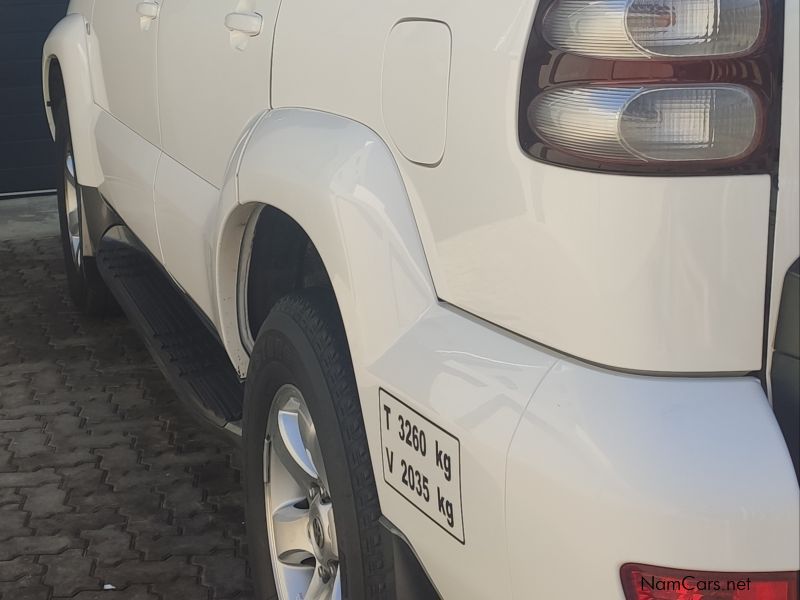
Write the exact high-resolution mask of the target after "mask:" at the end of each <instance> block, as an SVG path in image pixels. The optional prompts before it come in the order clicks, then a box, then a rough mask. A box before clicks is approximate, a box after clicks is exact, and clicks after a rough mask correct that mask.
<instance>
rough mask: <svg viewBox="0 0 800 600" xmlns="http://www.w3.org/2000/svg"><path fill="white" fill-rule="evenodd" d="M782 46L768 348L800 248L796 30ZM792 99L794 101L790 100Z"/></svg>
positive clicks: (789, 10)
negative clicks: (787, 277)
mask: <svg viewBox="0 0 800 600" xmlns="http://www.w3.org/2000/svg"><path fill="white" fill-rule="evenodd" d="M798 4H799V3H798V2H787V3H786V8H785V10H786V15H785V18H784V19H785V21H786V23H795V24H796V23H797V22H798V20H799V19H800V15H798ZM784 33H785V35H784V42H783V43H784V46H783V57H784V58H783V61H784V62H783V73H784V75H783V97H784V102H783V104H782V110H781V164H780V166H779V171H778V198H777V205H776V207H775V211H776V212H775V240H774V246H773V251H772V281H771V282H770V290H771V294H770V297H771V302H770V305H769V332H768V335H769V337H768V340H767V348H769V349H770V350H772V349H774V347H775V332H776V330H777V326H778V309H779V308H780V298H781V291H782V290H783V280H784V277H785V275H786V271H788V269H789V267H790V266H791V265H792V264H793V263H794V261H796V260H797V258H798V256H797V253H798V249H800V167H798V165H800V111H798V107H797V98H799V97H800V89H798V85H800V77H799V76H798V71H800V47H799V46H800V44H799V43H798V37H800V36H798V32H797V29H794V28H792V27H786V31H785V32H784ZM792 99H793V100H792ZM770 372H772V352H769V353H767V373H770Z"/></svg>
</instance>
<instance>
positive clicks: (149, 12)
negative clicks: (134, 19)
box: [136, 2, 161, 20]
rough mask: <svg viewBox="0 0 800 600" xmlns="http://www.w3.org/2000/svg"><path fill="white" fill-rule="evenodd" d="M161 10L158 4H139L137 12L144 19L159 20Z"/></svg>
mask: <svg viewBox="0 0 800 600" xmlns="http://www.w3.org/2000/svg"><path fill="white" fill-rule="evenodd" d="M159 10H161V7H160V6H159V5H158V4H157V3H156V2H139V4H137V5H136V12H137V13H139V16H140V17H142V18H143V19H150V20H152V19H157V18H158V11H159Z"/></svg>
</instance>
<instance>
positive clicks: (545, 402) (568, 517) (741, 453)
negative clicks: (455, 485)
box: [506, 362, 800, 600]
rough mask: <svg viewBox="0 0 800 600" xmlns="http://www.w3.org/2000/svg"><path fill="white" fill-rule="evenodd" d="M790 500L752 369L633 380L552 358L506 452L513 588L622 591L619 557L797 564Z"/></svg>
mask: <svg viewBox="0 0 800 600" xmlns="http://www.w3.org/2000/svg"><path fill="white" fill-rule="evenodd" d="M798 501H799V500H798V486H797V480H796V478H795V474H794V470H793V468H792V463H791V460H790V458H789V454H788V451H787V449H786V444H785V442H784V439H783V436H782V434H781V431H780V429H779V427H778V425H777V422H776V420H775V416H774V414H773V412H772V410H771V408H770V405H769V403H768V402H767V399H766V397H765V395H764V393H763V391H762V389H761V387H760V385H759V383H758V382H757V381H756V380H755V379H752V378H724V379H723V378H718V379H687V378H669V377H661V378H654V377H637V376H631V375H623V374H615V373H611V372H608V371H603V370H599V369H592V368H589V367H586V366H583V365H580V364H575V363H567V362H560V363H559V364H557V365H556V366H554V367H553V368H552V369H551V370H550V372H549V373H548V375H547V376H546V377H545V379H544V381H543V382H542V384H541V385H540V386H539V388H538V389H537V391H536V393H535V394H534V395H533V397H532V399H531V402H530V403H529V404H528V407H527V409H526V412H525V414H524V415H523V418H522V420H521V421H520V425H519V427H518V429H517V431H516V433H515V435H514V438H513V441H512V444H511V448H510V452H509V460H508V467H507V501H506V506H507V515H506V519H507V531H508V539H509V560H510V562H511V565H512V566H511V576H512V584H513V592H514V596H513V597H514V598H520V599H522V598H565V599H566V598H576V599H578V598H593V599H594V600H603V599H609V600H611V599H614V600H618V599H620V598H622V597H623V593H622V587H621V584H620V576H619V569H620V567H621V566H622V565H623V564H624V563H626V562H637V563H645V564H653V565H660V566H665V567H673V568H685V569H697V570H710V571H734V572H736V571H742V572H754V571H794V570H797V569H798V568H800V549H799V548H798V539H799V538H800V528H799V524H798V510H797V507H798Z"/></svg>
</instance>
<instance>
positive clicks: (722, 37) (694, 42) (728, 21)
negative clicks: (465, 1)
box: [542, 0, 764, 59]
mask: <svg viewBox="0 0 800 600" xmlns="http://www.w3.org/2000/svg"><path fill="white" fill-rule="evenodd" d="M763 17H764V11H763V10H762V7H761V0H609V1H606V2H597V1H596V0H558V1H557V2H554V3H553V4H552V5H551V6H550V8H549V10H548V11H547V13H545V16H544V21H543V23H542V33H543V35H544V38H545V39H546V40H547V41H548V42H549V43H550V45H552V46H553V47H554V48H560V49H561V50H565V51H567V52H574V53H575V54H583V55H584V56H596V57H598V58H618V59H642V58H656V59H663V58H667V59H669V58H673V57H674V58H692V57H704V56H717V57H719V56H730V55H736V54H742V53H745V52H747V51H749V50H751V49H752V48H753V47H754V46H755V45H756V43H757V42H758V41H759V38H760V37H761V31H762V29H763Z"/></svg>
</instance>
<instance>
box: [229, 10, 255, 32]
mask: <svg viewBox="0 0 800 600" xmlns="http://www.w3.org/2000/svg"><path fill="white" fill-rule="evenodd" d="M225 27H227V28H228V29H229V30H230V31H236V32H239V33H243V34H245V35H249V36H250V37H253V36H256V35H258V34H259V33H261V29H262V28H263V27H264V17H262V16H261V15H260V14H258V13H244V12H234V13H231V14H229V15H228V16H226V17H225Z"/></svg>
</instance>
